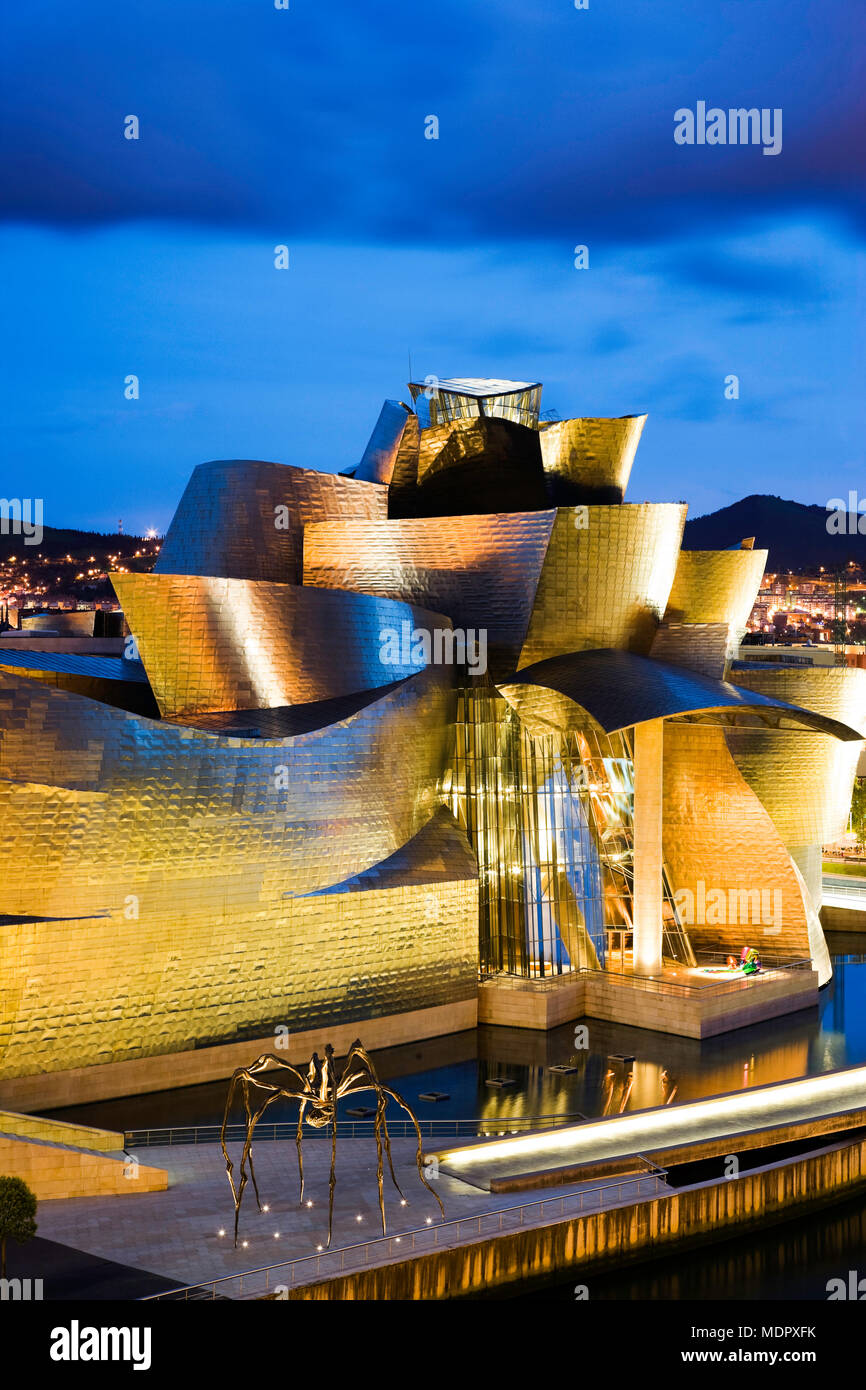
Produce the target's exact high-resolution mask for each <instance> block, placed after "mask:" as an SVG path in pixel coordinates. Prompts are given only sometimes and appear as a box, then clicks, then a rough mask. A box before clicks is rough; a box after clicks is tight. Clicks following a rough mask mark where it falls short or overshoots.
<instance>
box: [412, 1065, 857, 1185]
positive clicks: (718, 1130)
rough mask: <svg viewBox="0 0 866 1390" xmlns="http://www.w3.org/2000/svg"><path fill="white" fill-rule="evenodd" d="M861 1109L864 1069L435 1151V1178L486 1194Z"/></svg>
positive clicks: (832, 1073)
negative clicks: (494, 1184) (605, 1162)
mask: <svg viewBox="0 0 866 1390" xmlns="http://www.w3.org/2000/svg"><path fill="white" fill-rule="evenodd" d="M864 1105H866V1067H851V1068H849V1069H847V1070H845V1071H839V1072H830V1073H826V1074H825V1075H823V1076H816V1077H804V1078H802V1079H801V1080H799V1081H786V1082H783V1083H782V1084H774V1085H770V1086H758V1087H755V1088H753V1089H750V1090H747V1091H738V1092H734V1093H733V1094H729V1095H723V1096H713V1097H710V1098H709V1099H707V1100H698V1101H691V1102H689V1103H688V1104H685V1105H671V1106H664V1107H661V1108H657V1109H653V1110H637V1111H634V1112H632V1113H630V1114H626V1115H616V1116H611V1117H608V1118H606V1119H603V1120H588V1121H585V1122H584V1123H581V1124H577V1125H568V1126H566V1127H563V1128H560V1129H556V1130H553V1131H550V1132H547V1133H544V1134H534V1135H518V1136H516V1137H512V1138H505V1139H493V1140H489V1141H486V1142H484V1143H482V1144H466V1145H463V1146H462V1147H461V1148H459V1149H458V1148H453V1149H449V1150H447V1151H444V1150H440V1152H439V1154H438V1158H439V1163H440V1166H441V1168H442V1170H443V1172H445V1173H448V1174H451V1175H453V1176H456V1177H460V1178H463V1179H464V1180H465V1181H466V1182H470V1183H473V1184H475V1185H476V1186H478V1187H479V1188H486V1189H489V1186H490V1182H491V1180H492V1179H494V1178H500V1179H501V1178H508V1177H514V1176H516V1175H519V1174H529V1173H543V1172H549V1171H551V1170H555V1169H558V1168H573V1167H574V1166H575V1165H577V1164H583V1163H598V1162H599V1161H601V1160H602V1159H612V1158H622V1157H625V1156H627V1155H630V1154H635V1153H643V1154H646V1153H653V1152H657V1151H658V1150H660V1149H668V1148H672V1147H674V1146H677V1145H681V1144H694V1143H698V1142H699V1141H701V1140H709V1139H717V1138H721V1137H725V1136H727V1135H731V1136H733V1135H738V1134H744V1133H749V1132H751V1131H754V1130H761V1129H769V1128H775V1127H776V1126H778V1125H785V1124H793V1123H795V1122H797V1121H803V1120H812V1119H818V1118H820V1117H822V1116H826V1115H835V1114H839V1113H840V1112H842V1111H846V1110H854V1109H861V1108H862V1107H863V1106H864Z"/></svg>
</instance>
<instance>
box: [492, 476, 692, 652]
mask: <svg viewBox="0 0 866 1390" xmlns="http://www.w3.org/2000/svg"><path fill="white" fill-rule="evenodd" d="M685 519H686V508H685V505H684V504H680V503H668V502H641V503H638V504H636V505H634V506H628V505H627V506H621V507H616V506H591V507H575V508H570V507H560V508H559V509H558V511H557V513H556V521H555V523H554V526H553V530H552V533H551V536H550V544H549V545H548V547H547V554H546V556H545V560H544V566H543V568H542V571H541V577H540V579H539V581H538V590H537V592H536V595H535V602H534V604H533V607H532V617H531V618H530V621H529V631H528V633H527V636H526V641H525V642H524V644H523V648H522V650H521V653H520V660H519V662H518V667H523V666H531V665H532V663H533V662H535V661H542V660H544V658H545V657H549V656H559V655H562V654H564V653H566V652H575V651H582V650H583V649H584V648H587V647H619V648H623V649H625V650H627V651H633V652H639V653H642V654H644V655H645V654H646V653H647V652H648V651H649V649H650V646H651V645H652V640H653V637H654V635H655V631H656V628H657V627H658V624H659V622H660V620H661V616H662V613H663V612H664V608H665V604H666V603H667V599H668V593H669V592H670V587H671V582H672V580H673V576H674V568H675V566H676V558H677V551H678V549H679V544H680V540H681V538H682V533H683V526H684V524H685Z"/></svg>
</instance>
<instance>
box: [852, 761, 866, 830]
mask: <svg viewBox="0 0 866 1390" xmlns="http://www.w3.org/2000/svg"><path fill="white" fill-rule="evenodd" d="M850 824H851V829H852V830H853V831H854V834H855V835H856V836H857V840H858V843H860V844H862V843H863V841H864V839H866V777H858V778H856V780H855V782H854V795H853V796H852V798H851V822H850Z"/></svg>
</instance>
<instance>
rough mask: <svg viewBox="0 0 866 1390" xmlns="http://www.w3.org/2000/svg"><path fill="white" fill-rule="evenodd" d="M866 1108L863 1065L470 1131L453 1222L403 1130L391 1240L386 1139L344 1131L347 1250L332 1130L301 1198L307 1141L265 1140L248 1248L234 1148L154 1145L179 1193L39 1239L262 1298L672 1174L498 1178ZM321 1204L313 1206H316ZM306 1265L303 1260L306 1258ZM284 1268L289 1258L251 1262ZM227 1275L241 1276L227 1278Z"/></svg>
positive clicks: (450, 1200) (93, 1203)
mask: <svg viewBox="0 0 866 1390" xmlns="http://www.w3.org/2000/svg"><path fill="white" fill-rule="evenodd" d="M864 1105H866V1067H856V1068H851V1069H849V1070H846V1071H841V1072H834V1073H830V1074H827V1075H824V1076H821V1077H815V1078H807V1079H803V1080H799V1081H793V1082H785V1083H782V1084H781V1085H779V1084H774V1085H770V1086H766V1087H758V1088H755V1089H753V1090H749V1091H744V1092H736V1093H732V1094H728V1095H724V1096H719V1097H715V1098H712V1099H709V1100H702V1101H696V1102H690V1103H688V1104H682V1105H676V1104H675V1105H672V1106H670V1107H665V1108H662V1109H652V1110H644V1111H639V1112H635V1113H634V1114H629V1115H622V1116H614V1117H610V1118H607V1119H603V1120H588V1121H585V1122H583V1123H581V1124H578V1125H568V1126H566V1127H563V1128H561V1129H558V1130H555V1131H548V1132H545V1133H540V1132H539V1133H536V1134H534V1135H525V1136H520V1135H518V1136H514V1137H509V1138H496V1139H490V1140H487V1141H484V1142H483V1143H480V1144H479V1143H478V1142H477V1141H476V1140H475V1139H469V1140H467V1141H466V1143H465V1144H464V1145H462V1146H461V1145H460V1144H459V1143H456V1144H452V1145H451V1147H450V1148H449V1149H448V1151H447V1159H446V1158H445V1156H444V1154H442V1155H440V1176H439V1178H438V1180H437V1181H436V1182H435V1184H434V1185H435V1188H436V1191H437V1192H438V1194H439V1196H440V1198H441V1200H442V1202H443V1205H444V1207H445V1220H444V1222H443V1218H442V1216H441V1214H440V1211H439V1208H438V1206H437V1204H436V1202H435V1200H434V1198H433V1197H432V1196H431V1195H430V1194H429V1193H428V1192H427V1191H426V1190H425V1189H424V1188H423V1187H422V1186H421V1184H420V1183H419V1180H418V1174H417V1169H416V1167H415V1143H414V1140H411V1139H403V1138H395V1139H393V1140H392V1150H393V1155H394V1166H395V1169H396V1172H397V1179H398V1181H399V1183H400V1186H401V1187H402V1189H403V1192H404V1193H405V1196H406V1198H407V1199H408V1205H407V1206H405V1207H403V1206H401V1204H400V1199H399V1197H398V1195H397V1194H396V1192H395V1191H394V1189H393V1187H392V1186H391V1185H390V1178H389V1177H388V1175H387V1172H386V1177H385V1197H386V1212H387V1218H388V1239H387V1240H386V1241H382V1240H381V1224H380V1220H379V1211H378V1198H377V1188H376V1148H375V1142H374V1140H373V1138H372V1136H370V1137H365V1138H351V1137H345V1138H344V1137H341V1138H340V1139H339V1140H338V1145H337V1187H336V1196H335V1205H334V1235H333V1241H332V1247H331V1251H330V1252H326V1251H324V1250H323V1252H322V1254H321V1255H319V1253H318V1251H319V1248H320V1247H324V1246H325V1243H326V1240H327V1201H328V1171H329V1165H330V1143H329V1141H328V1139H327V1138H323V1137H322V1136H321V1135H310V1134H308V1135H307V1136H306V1137H305V1140H304V1170H305V1176H306V1190H305V1205H304V1206H303V1207H301V1208H299V1207H298V1205H297V1193H298V1187H297V1181H298V1179H297V1152H296V1148H295V1143H294V1141H293V1140H284V1139H275V1140H262V1141H261V1142H259V1143H257V1145H256V1147H255V1149H254V1159H255V1164H256V1175H257V1178H258V1183H259V1191H260V1193H261V1197H262V1202H263V1203H267V1204H268V1207H269V1210H268V1211H267V1212H262V1213H259V1211H258V1210H257V1208H256V1203H255V1194H254V1192H253V1189H252V1184H249V1185H248V1187H247V1190H246V1193H245V1195H244V1205H243V1208H242V1212H241V1222H240V1239H241V1241H242V1242H246V1244H245V1245H244V1244H239V1245H238V1248H237V1249H235V1248H234V1246H233V1243H232V1223H233V1217H234V1207H233V1203H232V1199H231V1192H230V1190H229V1185H228V1180H227V1178H226V1174H225V1166H224V1162H223V1159H222V1154H221V1152H220V1148H219V1145H218V1144H215V1143H204V1144H182V1145H180V1146H177V1145H171V1146H169V1145H157V1146H150V1147H147V1148H142V1150H141V1152H140V1155H139V1157H140V1158H141V1161H142V1162H145V1163H152V1164H155V1165H157V1166H158V1167H161V1168H164V1169H166V1170H167V1172H168V1174H169V1187H168V1190H167V1191H164V1192H154V1193H144V1194H141V1195H129V1196H122V1197H92V1198H74V1199H70V1200H59V1201H53V1202H44V1203H42V1204H40V1208H39V1218H38V1219H39V1234H40V1236H42V1237H45V1238H47V1239H49V1240H54V1241H58V1242H61V1243H63V1244H66V1245H69V1246H72V1247H75V1248H77V1249H79V1250H83V1251H86V1252H87V1253H88V1254H90V1255H94V1256H98V1257H100V1258H102V1259H106V1260H115V1261H118V1262H120V1263H122V1264H125V1265H127V1266H134V1267H136V1268H139V1269H143V1270H147V1271H149V1272H151V1273H153V1274H158V1275H162V1276H163V1277H164V1278H167V1279H172V1280H176V1281H177V1282H178V1283H179V1284H181V1285H198V1284H202V1285H212V1286H213V1287H212V1288H209V1289H208V1290H207V1292H206V1294H205V1296H213V1293H216V1294H217V1295H218V1296H219V1295H222V1296H225V1297H228V1298H243V1297H254V1296H256V1295H260V1294H261V1293H263V1292H264V1291H265V1290H266V1289H271V1290H272V1289H273V1288H274V1287H275V1286H276V1285H279V1284H285V1285H289V1286H291V1285H296V1284H302V1283H306V1282H311V1281H314V1280H315V1279H316V1278H318V1277H327V1276H328V1275H334V1274H338V1273H339V1272H340V1270H341V1268H342V1269H346V1270H351V1269H355V1268H362V1267H364V1266H365V1265H372V1264H379V1263H387V1262H389V1261H391V1260H395V1259H399V1258H401V1257H403V1256H405V1255H406V1254H409V1253H411V1252H412V1251H422V1250H427V1249H430V1248H433V1246H434V1245H438V1246H440V1247H442V1246H446V1247H448V1246H456V1245H464V1244H466V1243H468V1242H469V1241H471V1240H473V1239H478V1238H479V1237H482V1236H488V1235H492V1234H494V1233H495V1232H496V1231H497V1230H503V1231H505V1230H512V1229H515V1228H517V1227H520V1226H537V1225H549V1224H551V1223H553V1222H556V1221H559V1220H562V1219H564V1218H566V1217H570V1216H575V1215H579V1214H580V1213H581V1212H583V1211H586V1212H592V1211H598V1210H599V1209H601V1208H602V1207H604V1208H608V1207H616V1206H626V1205H630V1204H632V1203H634V1202H635V1201H640V1200H648V1199H650V1198H651V1197H653V1196H655V1195H658V1194H660V1193H662V1192H664V1191H665V1190H666V1187H665V1184H664V1180H663V1177H660V1176H658V1175H657V1174H656V1173H655V1172H652V1171H651V1170H650V1169H649V1168H647V1170H646V1171H645V1172H644V1173H643V1174H641V1175H639V1176H629V1177H621V1178H617V1179H611V1178H607V1179H603V1178H600V1179H596V1180H595V1181H592V1182H585V1183H575V1182H574V1181H573V1179H572V1180H571V1181H570V1182H566V1183H564V1184H562V1185H560V1186H553V1185H551V1186H547V1187H545V1189H544V1192H543V1194H534V1193H532V1194H528V1193H518V1192H511V1193H491V1192H490V1191H489V1190H485V1189H486V1188H487V1187H488V1186H489V1182H490V1179H491V1177H493V1176H495V1175H513V1174H515V1173H526V1172H529V1171H548V1170H550V1169H554V1168H557V1167H559V1166H560V1165H562V1166H572V1165H574V1164H576V1163H584V1162H586V1163H589V1162H597V1161H599V1160H601V1159H603V1158H611V1157H622V1156H625V1155H632V1154H636V1153H646V1152H647V1151H648V1150H649V1151H653V1150H658V1149H662V1148H666V1147H670V1146H672V1145H678V1144H681V1143H694V1142H697V1141H699V1140H705V1139H711V1138H714V1137H719V1136H727V1135H731V1136H734V1135H736V1134H741V1133H743V1132H752V1131H754V1130H758V1129H766V1128H768V1127H771V1126H776V1125H783V1124H788V1123H795V1122H797V1121H803V1120H808V1119H810V1118H818V1117H820V1116H826V1115H833V1114H838V1113H840V1112H844V1111H846V1110H851V1109H861V1108H863V1107H864ZM505 1123H507V1122H505ZM428 1147H430V1146H429V1145H428ZM231 1152H232V1156H233V1157H234V1158H235V1159H237V1158H238V1157H239V1152H240V1145H239V1144H237V1143H235V1144H233V1145H232V1146H231ZM131 1181H133V1182H134V1179H133V1180H131ZM308 1201H309V1202H311V1203H312V1205H311V1206H307V1205H306V1202H308ZM220 1230H223V1231H224V1234H223V1235H220V1234H219V1231H220ZM366 1242H370V1243H369V1244H365V1243H366ZM293 1261H302V1262H303V1263H301V1264H294V1265H292V1264H291V1263H290V1262H293ZM277 1264H284V1265H285V1267H284V1268H282V1269H268V1271H267V1273H258V1274H250V1273H249V1271H264V1270H265V1268H266V1267H270V1266H274V1265H277ZM241 1274H243V1275H244V1278H243V1281H241V1280H240V1279H239V1277H238V1276H240V1275H241ZM220 1279H228V1280H229V1282H228V1283H226V1284H222V1285H221V1284H213V1281H216V1280H220ZM49 1284H50V1271H46V1297H48V1298H50V1297H51V1293H50V1287H49Z"/></svg>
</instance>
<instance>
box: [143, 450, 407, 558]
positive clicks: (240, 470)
mask: <svg viewBox="0 0 866 1390" xmlns="http://www.w3.org/2000/svg"><path fill="white" fill-rule="evenodd" d="M387 508H388V493H387V490H386V489H385V488H382V487H378V486H377V485H376V484H375V483H371V482H370V483H368V482H358V481H356V480H355V479H354V478H343V477H340V476H338V475H337V474H335V473H316V472H314V471H313V470H312V469H310V468H295V467H293V466H291V465H289V464H285V463H263V462H261V461H259V460H255V459H218V460H215V461H214V462H213V463H201V464H199V466H198V467H197V468H196V469H195V471H194V472H193V475H192V477H191V478H190V480H189V482H188V484H187V487H186V491H185V492H184V494H183V497H182V498H181V499H180V504H179V506H178V509H177V511H176V512H175V514H174V517H173V519H172V522H171V525H170V526H169V528H168V533H167V535H166V537H165V540H164V542H163V545H162V549H161V551H160V555H159V559H158V561H157V563H156V565H155V566H154V572H155V573H156V574H197V575H204V574H207V575H215V576H218V577H220V578H223V579H265V580H272V581H274V582H276V583H283V584H299V583H300V582H301V565H302V541H303V534H304V527H305V526H306V524H307V523H308V522H310V521H324V520H327V519H329V518H331V517H339V516H366V517H377V516H386V515H387Z"/></svg>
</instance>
